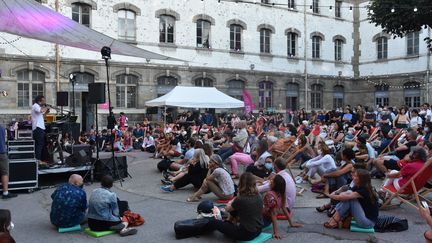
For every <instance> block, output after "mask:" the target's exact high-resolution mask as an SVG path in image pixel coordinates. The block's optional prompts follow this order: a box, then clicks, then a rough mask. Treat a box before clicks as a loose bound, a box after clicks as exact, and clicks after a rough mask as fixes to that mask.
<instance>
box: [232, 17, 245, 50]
mask: <svg viewBox="0 0 432 243" xmlns="http://www.w3.org/2000/svg"><path fill="white" fill-rule="evenodd" d="M242 31H243V28H242V27H241V26H240V25H237V24H232V25H231V26H230V49H231V50H234V51H241V50H242V45H241V44H242V43H241V38H242Z"/></svg>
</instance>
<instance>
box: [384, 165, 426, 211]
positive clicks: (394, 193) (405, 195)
mask: <svg viewBox="0 0 432 243" xmlns="http://www.w3.org/2000/svg"><path fill="white" fill-rule="evenodd" d="M431 164H432V159H429V160H428V161H426V163H425V164H424V165H423V167H422V168H421V169H420V170H419V171H417V173H415V175H414V176H413V177H412V178H411V179H410V180H409V181H408V182H407V183H406V184H405V185H403V186H402V187H401V188H400V189H399V190H396V188H395V187H394V186H393V185H391V186H386V187H383V189H384V190H385V191H386V192H388V193H390V194H391V196H390V197H389V198H388V199H387V200H386V201H385V202H384V204H383V205H382V206H381V209H386V208H388V207H390V206H394V205H391V201H392V200H393V199H394V198H397V199H399V200H400V202H401V203H400V204H399V205H401V204H402V203H406V204H408V205H410V206H412V207H414V208H416V209H419V208H418V207H421V206H420V199H419V198H420V197H421V198H422V199H424V200H425V201H427V202H429V203H430V202H431V201H430V200H428V199H427V198H426V197H425V196H426V193H425V192H422V193H421V194H420V193H419V192H418V190H421V189H422V188H423V187H424V186H425V185H426V183H427V181H425V182H424V183H423V182H417V184H419V183H422V185H417V186H416V184H415V182H416V181H418V179H417V178H418V177H419V176H420V175H424V174H426V175H431V174H432V166H431ZM416 179H417V180H416ZM426 192H430V191H429V190H427V191H426ZM410 196H414V198H409V197H410ZM414 200H415V201H416V202H417V206H416V205H415V204H414V203H413V201H414Z"/></svg>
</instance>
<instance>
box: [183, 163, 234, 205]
mask: <svg viewBox="0 0 432 243" xmlns="http://www.w3.org/2000/svg"><path fill="white" fill-rule="evenodd" d="M208 191H211V192H213V193H214V194H215V195H216V196H217V198H218V199H224V200H225V199H230V198H232V197H233V196H234V192H235V188H234V182H233V180H232V179H231V176H230V174H229V173H228V171H226V170H225V169H224V168H223V163H222V159H221V157H220V156H219V155H217V154H214V155H212V156H210V162H209V170H208V174H207V177H206V178H205V179H204V182H203V184H202V186H201V188H200V189H199V190H198V191H197V192H195V194H193V195H192V196H191V197H189V198H188V199H187V201H188V202H197V201H199V200H200V199H201V195H203V194H205V193H207V192H208Z"/></svg>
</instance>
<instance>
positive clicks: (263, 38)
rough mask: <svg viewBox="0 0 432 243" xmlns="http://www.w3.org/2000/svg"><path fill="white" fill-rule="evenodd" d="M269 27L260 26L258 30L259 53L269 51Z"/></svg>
mask: <svg viewBox="0 0 432 243" xmlns="http://www.w3.org/2000/svg"><path fill="white" fill-rule="evenodd" d="M271 33H272V31H271V30H270V29H266V28H262V29H261V30H260V52H261V53H270V47H271V45H270V40H271Z"/></svg>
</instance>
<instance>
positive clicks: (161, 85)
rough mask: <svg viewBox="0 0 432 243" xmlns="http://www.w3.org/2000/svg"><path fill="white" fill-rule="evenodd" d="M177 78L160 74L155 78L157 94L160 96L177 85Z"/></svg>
mask: <svg viewBox="0 0 432 243" xmlns="http://www.w3.org/2000/svg"><path fill="white" fill-rule="evenodd" d="M177 83H178V80H177V78H175V77H173V76H160V77H158V78H157V96H158V97H160V96H162V95H164V94H166V93H168V92H170V91H171V90H172V89H173V88H174V87H175V86H177Z"/></svg>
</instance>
